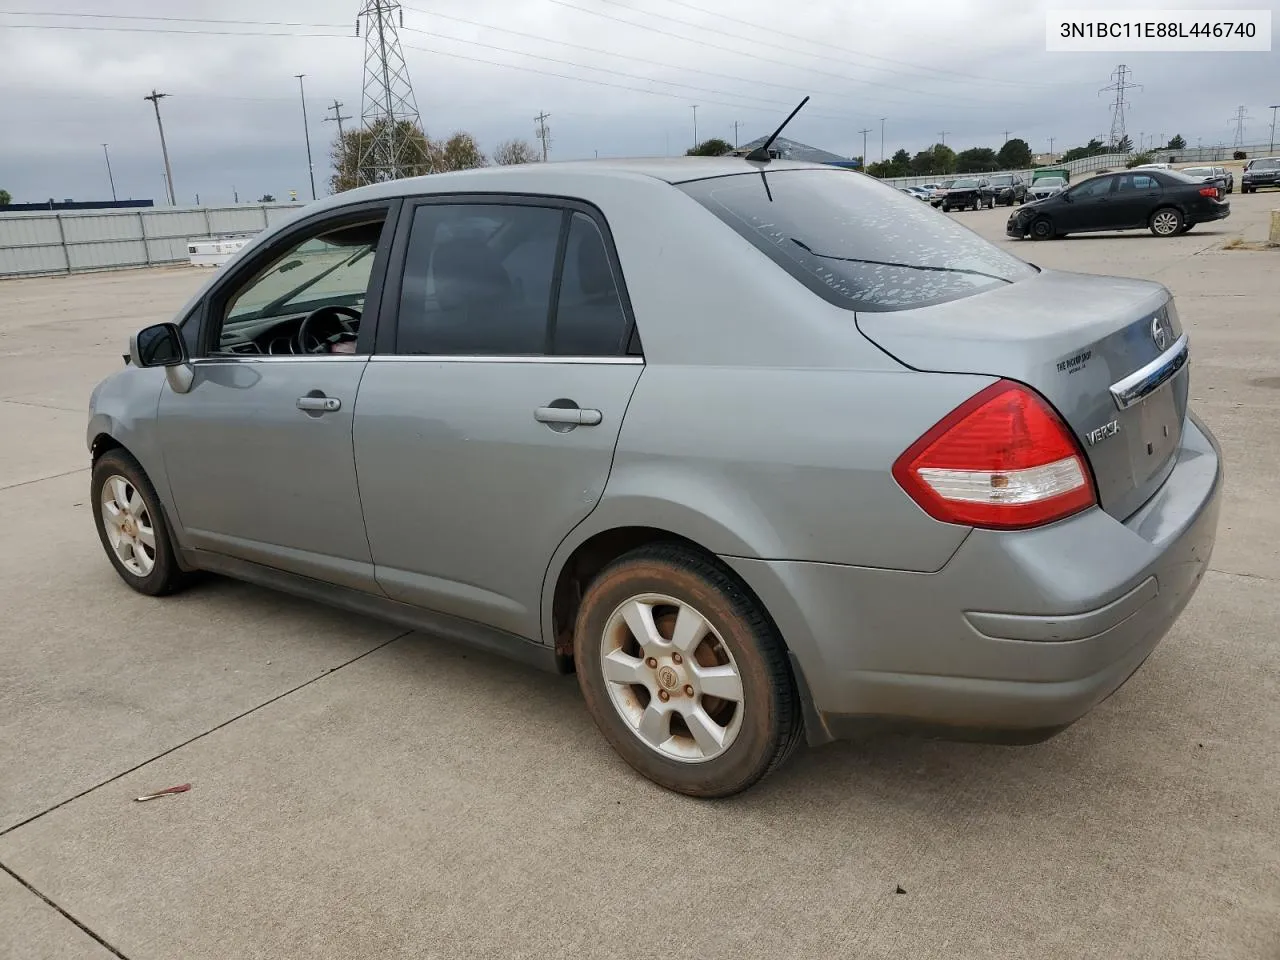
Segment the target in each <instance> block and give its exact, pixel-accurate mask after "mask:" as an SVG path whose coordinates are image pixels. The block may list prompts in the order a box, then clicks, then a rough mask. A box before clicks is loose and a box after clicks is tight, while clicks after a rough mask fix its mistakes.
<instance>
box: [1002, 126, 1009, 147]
mask: <svg viewBox="0 0 1280 960" xmlns="http://www.w3.org/2000/svg"><path fill="white" fill-rule="evenodd" d="M1004 142H1005V143H1008V142H1009V131H1008V130H1006V131H1005V132H1004ZM1002 146H1003V144H1002Z"/></svg>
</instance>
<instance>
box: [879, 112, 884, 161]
mask: <svg viewBox="0 0 1280 960" xmlns="http://www.w3.org/2000/svg"><path fill="white" fill-rule="evenodd" d="M884 121H885V118H884V117H881V118H880V162H881V163H884Z"/></svg>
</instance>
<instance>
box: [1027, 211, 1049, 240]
mask: <svg viewBox="0 0 1280 960" xmlns="http://www.w3.org/2000/svg"><path fill="white" fill-rule="evenodd" d="M1028 232H1029V233H1030V234H1031V239H1032V240H1052V239H1053V235H1054V229H1053V221H1052V220H1050V219H1049V218H1048V217H1040V218H1039V219H1038V220H1035V221H1032V224H1031V228H1030V230H1029V231H1028Z"/></svg>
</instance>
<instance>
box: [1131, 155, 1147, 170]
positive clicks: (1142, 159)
mask: <svg viewBox="0 0 1280 960" xmlns="http://www.w3.org/2000/svg"><path fill="white" fill-rule="evenodd" d="M1151 159H1152V158H1151V154H1149V153H1135V154H1134V155H1133V156H1132V157H1130V158H1129V162H1128V163H1126V164H1125V166H1126V167H1129V168H1130V169H1132V168H1134V167H1138V166H1141V165H1142V164H1144V163H1150V162H1151Z"/></svg>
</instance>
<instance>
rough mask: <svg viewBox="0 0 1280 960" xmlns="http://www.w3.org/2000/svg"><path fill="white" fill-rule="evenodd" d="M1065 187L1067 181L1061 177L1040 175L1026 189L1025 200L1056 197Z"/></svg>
mask: <svg viewBox="0 0 1280 960" xmlns="http://www.w3.org/2000/svg"><path fill="white" fill-rule="evenodd" d="M1065 189H1067V181H1066V180H1065V179H1063V178H1062V177H1041V178H1040V179H1039V180H1036V181H1035V182H1033V183H1032V184H1031V186H1030V187H1029V188H1028V189H1027V202H1028V203H1030V202H1031V201H1033V200H1044V199H1046V198H1048V197H1056V196H1057V195H1058V194H1060V193H1061V192H1062V191H1063V190H1065Z"/></svg>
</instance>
